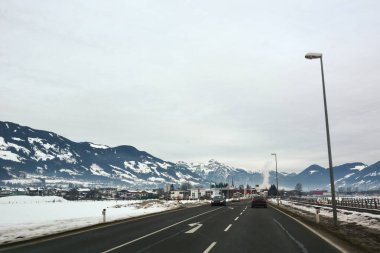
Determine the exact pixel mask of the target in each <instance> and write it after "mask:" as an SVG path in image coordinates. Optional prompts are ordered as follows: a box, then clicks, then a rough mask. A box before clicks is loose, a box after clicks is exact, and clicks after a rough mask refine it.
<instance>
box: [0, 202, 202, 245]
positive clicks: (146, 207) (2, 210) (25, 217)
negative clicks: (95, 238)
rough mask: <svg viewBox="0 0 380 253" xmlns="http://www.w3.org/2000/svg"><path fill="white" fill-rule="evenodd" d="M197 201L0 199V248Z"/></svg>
mask: <svg viewBox="0 0 380 253" xmlns="http://www.w3.org/2000/svg"><path fill="white" fill-rule="evenodd" d="M202 203H203V202H199V201H181V202H178V201H158V200H157V201H153V200H152V201H141V200H135V201H116V200H112V201H111V200H110V201H67V200H65V199H63V198H61V197H56V196H47V197H38V196H35V197H31V196H12V197H3V198H0V244H3V243H8V242H15V241H20V240H25V239H30V238H35V237H39V236H44V235H50V234H53V233H58V232H62V231H67V230H72V229H76V228H81V227H86V226H90V225H94V224H98V223H102V222H103V215H102V210H103V209H106V221H107V222H110V221H115V220H122V219H127V218H131V217H137V216H141V215H145V214H151V213H157V212H162V211H165V210H171V209H175V208H178V207H180V206H181V205H183V204H187V205H189V204H190V205H191V204H195V205H197V204H202Z"/></svg>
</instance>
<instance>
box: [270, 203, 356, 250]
mask: <svg viewBox="0 0 380 253" xmlns="http://www.w3.org/2000/svg"><path fill="white" fill-rule="evenodd" d="M271 207H272V208H273V209H275V210H277V211H279V212H280V213H282V214H285V215H286V216H288V217H289V218H292V219H293V220H295V221H296V222H298V223H299V224H301V225H302V226H304V227H305V228H307V229H308V230H309V231H311V232H313V233H314V234H316V235H317V236H318V237H319V238H321V239H322V240H324V241H325V242H327V243H328V244H330V245H331V246H333V247H334V248H336V249H337V250H339V251H340V252H342V253H349V252H348V251H346V250H345V249H343V248H342V247H340V246H339V245H337V244H335V243H334V242H333V241H331V240H330V239H328V238H327V237H325V236H324V235H321V234H320V233H318V231H316V230H315V229H313V228H311V227H309V226H308V225H306V224H305V223H303V222H302V221H300V220H297V219H296V218H294V217H292V216H290V215H289V214H287V213H285V212H283V211H281V210H280V209H277V208H276V207H274V206H271Z"/></svg>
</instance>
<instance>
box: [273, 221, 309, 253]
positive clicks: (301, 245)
mask: <svg viewBox="0 0 380 253" xmlns="http://www.w3.org/2000/svg"><path fill="white" fill-rule="evenodd" d="M273 221H274V222H276V223H277V225H278V226H280V228H281V229H282V230H284V232H285V233H286V234H287V235H288V237H289V238H290V239H292V240H293V242H295V243H296V244H297V245H298V247H300V249H301V250H302V252H303V253H308V251H307V249H306V248H305V246H304V245H303V244H302V243H300V242H299V241H298V240H297V239H296V238H294V236H292V235H291V234H290V233H289V232H288V230H286V229H285V228H284V226H283V225H282V224H281V223H280V222H278V221H277V220H276V219H275V218H273Z"/></svg>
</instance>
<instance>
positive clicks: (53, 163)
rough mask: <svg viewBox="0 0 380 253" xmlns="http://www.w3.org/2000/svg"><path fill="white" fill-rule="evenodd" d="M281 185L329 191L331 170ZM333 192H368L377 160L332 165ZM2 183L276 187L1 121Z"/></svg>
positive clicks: (374, 184) (219, 168)
mask: <svg viewBox="0 0 380 253" xmlns="http://www.w3.org/2000/svg"><path fill="white" fill-rule="evenodd" d="M277 177H278V182H279V187H280V188H286V189H294V186H295V185H296V184H297V183H301V184H303V186H304V190H307V189H327V190H328V189H329V188H330V187H329V184H330V177H329V170H328V169H327V168H323V167H321V166H319V165H311V166H309V167H308V168H306V169H305V170H303V171H302V172H300V173H298V174H297V173H284V172H279V173H278V174H277ZM334 178H335V184H336V189H339V188H344V189H346V190H348V189H350V190H353V189H361V190H371V189H376V188H378V185H379V182H380V162H377V163H375V164H373V165H370V166H367V165H366V164H363V163H360V162H357V163H347V164H343V165H339V166H336V167H334ZM0 182H2V183H3V184H14V185H17V184H23V185H38V184H41V183H42V184H44V183H46V182H49V183H50V184H54V183H55V184H64V183H70V182H71V183H74V184H76V183H78V184H83V183H84V182H92V183H94V184H102V185H122V186H127V187H132V188H154V187H162V186H163V185H164V184H176V185H179V184H181V183H185V182H186V183H190V184H192V185H205V186H208V185H210V184H211V183H220V182H224V183H229V184H230V185H232V184H233V185H235V186H240V185H246V184H249V185H251V186H254V185H257V184H258V185H262V184H263V183H264V184H275V182H276V173H275V171H265V170H263V171H255V172H252V171H247V170H245V169H242V168H235V167H232V166H229V165H225V164H222V163H220V162H218V161H216V160H210V161H209V162H208V163H185V162H178V163H173V162H170V161H165V160H163V159H160V158H157V157H155V156H153V155H151V154H149V153H147V152H145V151H140V150H138V149H136V148H135V147H132V146H127V145H123V146H117V147H109V146H106V145H100V144H94V143H91V142H74V141H71V140H69V139H67V138H64V137H62V136H60V135H58V134H56V133H52V132H48V131H42V130H36V129H32V128H30V127H26V126H20V125H18V124H15V123H11V122H2V121H0Z"/></svg>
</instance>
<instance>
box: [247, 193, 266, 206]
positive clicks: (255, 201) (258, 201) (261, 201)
mask: <svg viewBox="0 0 380 253" xmlns="http://www.w3.org/2000/svg"><path fill="white" fill-rule="evenodd" d="M260 206H262V207H265V208H267V201H266V199H265V197H264V196H260V195H256V196H253V198H252V202H251V207H252V208H253V207H260Z"/></svg>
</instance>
